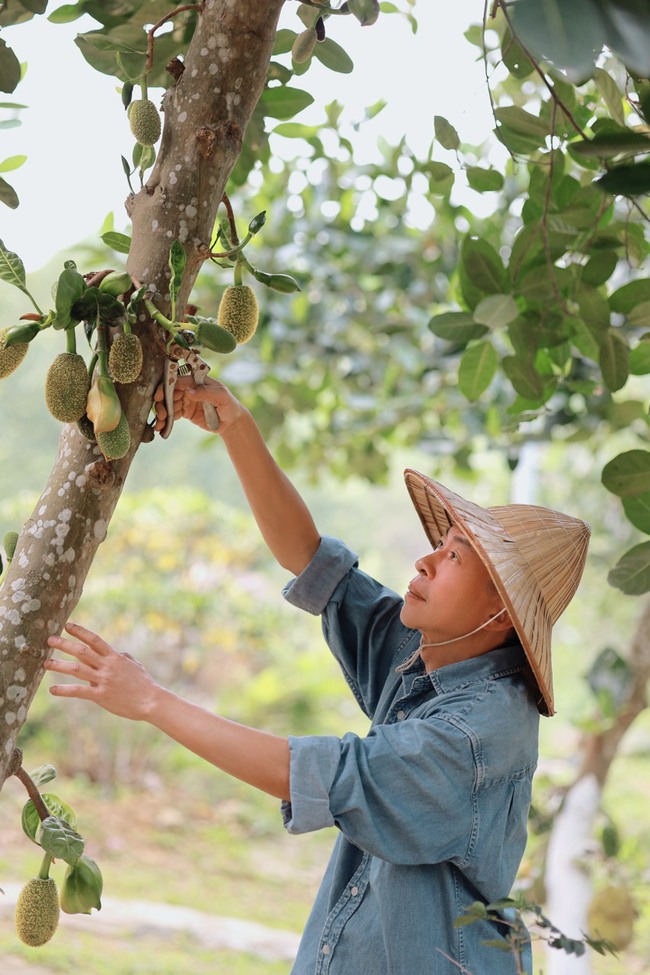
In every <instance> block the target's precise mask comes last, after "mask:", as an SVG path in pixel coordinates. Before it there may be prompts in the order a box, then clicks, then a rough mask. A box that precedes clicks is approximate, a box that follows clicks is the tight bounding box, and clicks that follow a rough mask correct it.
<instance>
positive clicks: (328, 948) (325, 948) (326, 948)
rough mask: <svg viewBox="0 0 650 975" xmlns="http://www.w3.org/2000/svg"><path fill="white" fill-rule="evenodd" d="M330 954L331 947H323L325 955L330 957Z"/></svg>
mask: <svg viewBox="0 0 650 975" xmlns="http://www.w3.org/2000/svg"><path fill="white" fill-rule="evenodd" d="M329 953H330V946H329V945H323V954H324V955H329Z"/></svg>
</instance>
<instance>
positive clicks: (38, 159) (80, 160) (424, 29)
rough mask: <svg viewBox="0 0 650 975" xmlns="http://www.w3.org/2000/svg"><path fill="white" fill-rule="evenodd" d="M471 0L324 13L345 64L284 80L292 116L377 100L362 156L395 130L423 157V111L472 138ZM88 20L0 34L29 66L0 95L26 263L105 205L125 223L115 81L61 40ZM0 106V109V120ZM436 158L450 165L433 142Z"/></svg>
mask: <svg viewBox="0 0 650 975" xmlns="http://www.w3.org/2000/svg"><path fill="white" fill-rule="evenodd" d="M57 6H60V3H59V2H58V0H53V2H51V3H50V8H51V9H55V8H56V7H57ZM482 6H483V5H482V4H481V3H479V2H478V0H455V2H454V3H449V4H445V6H444V8H443V7H441V5H440V4H437V3H434V2H433V0H419V3H418V5H417V7H418V8H419V9H417V17H418V19H419V22H420V27H419V30H418V32H417V34H415V35H413V34H412V32H411V29H410V27H409V26H408V24H407V23H406V21H405V20H404V19H403V18H401V17H397V16H395V15H382V16H381V17H380V18H379V20H378V21H377V23H376V24H375V25H373V26H372V27H365V28H361V27H360V26H359V25H358V24H357V22H356V21H354V20H353V18H352V17H349V18H347V17H346V18H338V19H335V18H332V19H331V20H330V21H329V22H328V31H329V34H330V36H331V37H332V38H333V39H334V40H336V41H337V42H338V43H340V44H341V45H342V46H344V47H345V48H346V50H347V51H348V53H349V54H350V56H351V57H352V59H353V61H354V63H355V70H354V73H353V74H350V75H340V74H335V73H334V72H331V71H328V70H326V69H324V68H322V67H321V66H320V65H316V64H314V65H312V67H311V68H310V70H309V71H308V72H307V73H306V74H305V75H303V76H302V77H299V78H296V79H295V80H294V84H295V85H297V86H300V87H304V88H306V89H307V90H308V91H310V92H311V93H312V94H313V95H314V97H315V99H316V105H315V106H312V107H311V108H309V109H306V110H305V111H304V112H303V113H302V114H301V115H299V116H297V120H299V121H304V122H307V123H312V122H313V123H316V122H318V121H320V120H321V119H322V117H323V112H322V108H321V107H320V106H322V105H324V104H327V103H329V102H331V101H333V100H334V99H337V100H338V101H340V102H342V103H343V104H344V105H345V106H346V115H345V118H347V120H348V121H350V122H354V121H356V120H359V119H361V118H362V117H363V110H364V108H365V106H366V105H371V104H373V103H374V102H376V101H378V100H379V99H380V98H383V99H385V100H386V101H387V102H388V106H387V108H386V109H384V111H383V112H382V113H381V114H380V115H379V116H378V117H377V119H376V120H375V121H374V122H373V123H371V124H368V125H367V126H364V130H363V135H361V134H359V135H358V136H356V137H354V134H352V135H351V137H354V138H355V139H356V142H357V144H358V145H359V152H360V154H361V153H362V154H363V156H364V157H365V156H368V155H369V154H372V152H373V150H374V146H375V144H376V139H377V135H378V134H381V135H383V136H384V137H385V138H387V139H388V140H389V141H397V140H398V139H399V138H400V137H401V136H402V135H403V134H406V136H407V141H408V143H409V145H410V146H411V147H412V148H413V149H414V151H416V152H417V153H418V154H419V155H423V154H424V152H426V150H427V149H428V147H429V145H430V143H431V141H432V138H433V116H434V115H444V116H445V117H447V118H449V120H450V121H452V122H453V123H454V124H455V126H456V128H457V129H458V130H459V133H460V136H461V139H466V140H467V141H470V142H478V141H480V139H482V138H483V137H484V136H485V135H486V134H487V132H488V131H489V129H490V128H491V124H492V119H491V114H490V107H489V101H488V97H487V92H486V88H485V80H484V76H483V67H482V65H481V63H480V61H478V60H477V57H476V56H477V53H478V52H477V49H476V48H475V47H473V46H471V45H470V44H468V42H467V41H466V40H465V38H464V37H463V32H464V31H465V30H466V29H467V27H468V26H469V25H470V23H472V22H473V21H474V22H475V21H477V20H478V19H480V16H481V13H482ZM295 10H296V4H294V3H291V2H287V4H286V6H285V10H284V12H283V16H282V22H281V25H282V26H285V27H291V28H293V29H296V30H299V29H302V25H301V23H300V21H299V20H298V17H297V15H296V12H295ZM330 24H331V25H332V26H331V27H330ZM96 26H97V25H96V24H95V22H94V21H92V20H91V19H90V18H89V17H84V18H82V19H81V20H78V21H76V22H75V23H72V24H68V25H55V24H50V23H49V22H47V21H46V20H45V19H44V18H43V17H35V18H34V19H33V20H32V21H30V22H29V23H27V24H21V25H19V26H17V27H15V28H9V29H7V30H6V31H3V39H4V40H6V42H7V43H8V44H9V45H10V46H11V47H13V49H14V51H15V52H16V54H17V56H18V58H19V60H20V61H21V62H23V61H27V62H28V65H29V67H28V70H27V74H26V76H25V79H24V80H23V81H22V82H21V84H20V85H19V86H18V88H17V90H16V91H15V92H14V94H13V95H2V97H1V98H0V100H2V101H16V102H20V103H22V104H25V105H27V106H28V108H27V109H25V110H24V111H23V112H22V113H21V115H20V117H21V119H22V122H23V124H22V125H21V126H18V127H16V128H11V129H4V130H2V129H0V142H1V147H0V161H1V160H2V159H5V158H7V157H9V156H14V155H27V156H28V160H27V162H26V163H25V164H24V165H23V166H22V168H20V169H18V170H15V171H14V172H10V173H7V174H6V178H7V179H8V181H9V182H10V183H11V184H12V185H13V186H14V188H15V189H16V191H17V192H18V194H19V196H20V200H21V203H20V206H19V207H18V209H17V210H15V211H11V210H9V209H8V208H7V207H5V206H4V205H2V204H0V238H2V240H3V241H4V243H5V245H6V246H7V247H8V248H9V249H10V250H14V251H16V252H17V253H18V254H19V255H20V256H21V257H22V258H23V260H24V262H25V266H26V268H27V270H28V272H29V271H30V270H35V269H37V268H38V267H40V266H41V265H42V264H44V263H45V262H46V261H47V260H48V259H49V258H50V257H52V256H53V255H54V254H56V253H58V252H60V251H61V250H63V249H65V248H68V247H72V246H73V245H74V244H76V243H77V242H79V241H80V240H81V239H83V238H85V237H87V236H90V235H92V234H95V233H98V231H99V228H100V226H101V224H102V222H103V220H104V218H105V216H106V214H107V213H108V212H109V211H111V210H112V211H113V212H114V213H115V223H116V229H124V228H125V227H126V226H127V218H126V215H125V213H124V208H123V203H124V199H125V197H126V194H127V192H128V187H127V184H126V180H125V177H124V173H123V171H122V165H121V162H120V155H124V156H125V157H126V158H127V159H130V157H131V152H132V148H133V140H132V136H131V134H130V131H129V127H128V122H127V119H126V115H125V113H124V111H123V109H122V105H121V101H120V97H119V94H118V93H117V90H116V88H117V83H116V81H115V79H113V78H110V77H108V76H107V75H100V74H99V73H98V72H96V71H93V70H92V69H91V68H90V67H89V66H88V65H87V64H86V62H85V61H84V59H83V57H82V56H81V54H80V52H79V50H78V48H77V47H76V45H75V44H74V43H73V40H74V37H75V35H76V34H77V33H80V32H83V31H87V30H92V29H93V28H94V27H96ZM286 57H287V58H288V55H287V56H286ZM155 94H156V93H155V92H153V93H152V97H155ZM8 115H9V113H8V112H7V110H5V109H2V110H0V118H7V117H8ZM283 141H284V140H283ZM437 158H441V159H444V161H448V162H450V164H453V159H447V154H445V152H444V150H440V153H439V154H437ZM134 185H136V184H134Z"/></svg>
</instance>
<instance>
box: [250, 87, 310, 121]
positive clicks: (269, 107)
mask: <svg viewBox="0 0 650 975" xmlns="http://www.w3.org/2000/svg"><path fill="white" fill-rule="evenodd" d="M313 100H314V98H313V95H310V94H309V92H306V91H303V90H302V89H301V88H289V87H288V86H287V85H279V86H278V87H276V88H267V89H266V90H265V91H264V94H263V95H262V98H261V99H260V104H261V106H262V108H263V110H264V114H265V115H269V116H271V118H279V119H290V118H293V116H294V115H297V114H298V112H302V110H303V109H304V108H307V106H308V105H311V104H312V102H313Z"/></svg>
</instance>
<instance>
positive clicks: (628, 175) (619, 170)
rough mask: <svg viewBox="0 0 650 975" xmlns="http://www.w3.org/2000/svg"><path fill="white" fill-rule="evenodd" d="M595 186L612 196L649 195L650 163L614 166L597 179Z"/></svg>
mask: <svg viewBox="0 0 650 975" xmlns="http://www.w3.org/2000/svg"><path fill="white" fill-rule="evenodd" d="M649 149H650V146H649ZM595 185H596V186H597V187H598V189H599V190H603V191H604V192H606V193H611V194H612V196H627V197H635V196H644V195H645V194H646V193H650V163H647V162H642V163H636V164H635V165H630V166H615V167H613V168H612V169H610V170H609V172H607V173H605V175H604V176H601V177H600V179H597V180H596V183H595Z"/></svg>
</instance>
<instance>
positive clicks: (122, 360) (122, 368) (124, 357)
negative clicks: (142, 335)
mask: <svg viewBox="0 0 650 975" xmlns="http://www.w3.org/2000/svg"><path fill="white" fill-rule="evenodd" d="M142 362H143V358H142V343H141V342H140V339H139V338H138V336H137V335H134V334H133V332H129V333H128V335H127V334H126V333H124V332H120V334H119V335H116V336H115V338H114V339H113V344H112V345H111V348H110V351H109V353H108V368H109V371H110V374H111V376H112V377H113V379H114V380H115V382H117V383H133V382H135V380H136V379H137V378H138V376H139V375H140V372H141V370H142Z"/></svg>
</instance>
